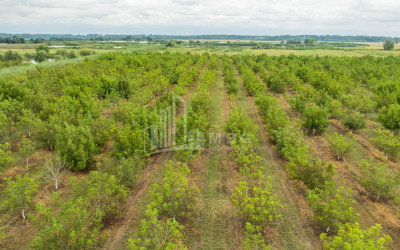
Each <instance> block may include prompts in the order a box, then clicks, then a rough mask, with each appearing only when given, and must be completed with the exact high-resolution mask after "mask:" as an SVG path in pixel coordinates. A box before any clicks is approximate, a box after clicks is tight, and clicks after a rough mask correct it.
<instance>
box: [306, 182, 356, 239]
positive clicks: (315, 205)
mask: <svg viewBox="0 0 400 250" xmlns="http://www.w3.org/2000/svg"><path fill="white" fill-rule="evenodd" d="M351 194H352V190H351V189H350V188H347V189H345V188H343V187H340V188H337V187H336V185H335V184H334V183H327V185H326V186H325V187H324V188H323V189H319V188H315V189H314V190H311V189H309V190H307V199H308V201H309V202H310V205H311V207H312V209H313V210H314V218H315V219H316V220H317V221H318V222H319V223H320V225H321V226H323V227H325V228H327V230H326V231H327V232H328V231H329V230H333V231H336V230H337V229H338V228H339V226H340V225H341V224H344V223H348V222H355V221H356V220H357V218H358V216H359V214H358V213H356V212H355V211H354V209H353V204H354V203H355V201H353V200H352V198H351Z"/></svg>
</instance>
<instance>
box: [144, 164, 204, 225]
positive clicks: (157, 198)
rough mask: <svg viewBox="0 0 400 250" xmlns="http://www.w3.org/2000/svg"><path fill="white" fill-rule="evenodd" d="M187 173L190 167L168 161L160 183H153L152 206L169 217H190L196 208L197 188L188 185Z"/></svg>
mask: <svg viewBox="0 0 400 250" xmlns="http://www.w3.org/2000/svg"><path fill="white" fill-rule="evenodd" d="M189 174H190V169H189V168H188V167H187V166H186V165H185V164H181V163H179V162H178V163H176V164H172V162H170V164H168V165H167V166H166V171H165V177H164V179H163V182H162V183H161V185H157V184H154V188H153V189H154V190H153V191H152V192H151V193H150V197H151V198H152V200H153V202H152V203H151V206H152V208H154V209H157V211H158V213H159V214H160V215H162V216H167V217H169V218H177V219H186V218H190V217H191V216H192V215H193V212H194V211H195V210H196V201H197V199H198V195H199V189H198V188H197V187H190V186H189V185H188V180H187V177H188V175H189Z"/></svg>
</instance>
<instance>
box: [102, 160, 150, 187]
mask: <svg viewBox="0 0 400 250" xmlns="http://www.w3.org/2000/svg"><path fill="white" fill-rule="evenodd" d="M144 163H145V162H143V161H142V160H139V159H134V158H128V159H125V158H122V159H120V160H118V159H115V158H103V165H104V167H103V171H104V172H105V173H107V174H109V175H114V176H115V177H116V178H117V181H118V184H119V185H122V186H125V187H128V188H132V187H136V185H137V183H138V181H139V177H140V174H141V172H142V170H143V168H144Z"/></svg>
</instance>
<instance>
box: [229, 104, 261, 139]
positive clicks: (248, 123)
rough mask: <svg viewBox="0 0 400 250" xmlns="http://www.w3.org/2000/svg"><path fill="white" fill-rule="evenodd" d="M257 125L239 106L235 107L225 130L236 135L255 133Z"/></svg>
mask: <svg viewBox="0 0 400 250" xmlns="http://www.w3.org/2000/svg"><path fill="white" fill-rule="evenodd" d="M256 129H257V127H256V125H255V124H254V122H253V121H252V120H251V119H250V118H248V116H247V114H246V113H245V112H244V111H243V110H242V109H241V108H239V107H234V108H233V109H232V111H231V113H230V115H229V119H228V121H227V122H226V126H225V131H226V132H228V133H232V134H235V135H244V134H248V133H255V131H256Z"/></svg>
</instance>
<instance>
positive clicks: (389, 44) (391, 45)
mask: <svg viewBox="0 0 400 250" xmlns="http://www.w3.org/2000/svg"><path fill="white" fill-rule="evenodd" d="M383 49H384V50H393V49H394V42H393V41H390V40H386V41H385V42H384V43H383Z"/></svg>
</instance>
